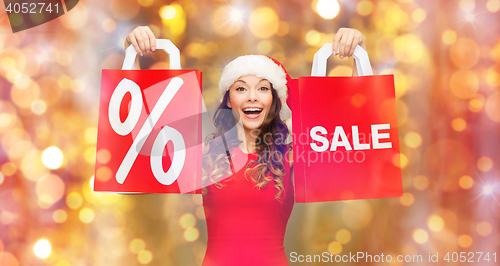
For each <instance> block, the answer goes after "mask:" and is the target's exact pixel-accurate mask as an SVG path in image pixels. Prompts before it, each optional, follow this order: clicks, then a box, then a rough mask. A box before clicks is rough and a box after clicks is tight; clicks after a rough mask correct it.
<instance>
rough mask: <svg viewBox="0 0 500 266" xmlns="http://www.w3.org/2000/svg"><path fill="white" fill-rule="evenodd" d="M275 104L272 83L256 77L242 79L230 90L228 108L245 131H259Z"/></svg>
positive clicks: (250, 76)
mask: <svg viewBox="0 0 500 266" xmlns="http://www.w3.org/2000/svg"><path fill="white" fill-rule="evenodd" d="M272 102H273V95H272V92H271V83H269V81H267V80H266V79H262V78H259V77H257V76H254V75H247V76H243V77H240V78H239V79H238V80H237V81H236V82H235V83H234V84H233V85H232V86H231V87H230V88H229V100H228V102H227V106H228V107H229V108H231V109H232V112H233V116H234V118H235V120H236V121H239V119H240V118H241V125H242V126H243V128H244V129H245V131H251V130H255V129H259V128H260V126H261V125H262V123H263V122H264V120H265V118H266V117H267V116H268V114H269V110H270V109H271V106H272Z"/></svg>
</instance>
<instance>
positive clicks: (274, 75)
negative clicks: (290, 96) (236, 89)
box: [219, 55, 287, 105]
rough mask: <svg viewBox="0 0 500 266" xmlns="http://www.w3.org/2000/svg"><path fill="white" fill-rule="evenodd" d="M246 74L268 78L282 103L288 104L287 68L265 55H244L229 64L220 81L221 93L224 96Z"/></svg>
mask: <svg viewBox="0 0 500 266" xmlns="http://www.w3.org/2000/svg"><path fill="white" fill-rule="evenodd" d="M246 75H255V76H257V77H259V78H264V79H267V80H268V81H269V82H270V83H271V84H272V85H273V88H274V89H275V90H276V92H277V93H278V97H279V98H280V100H281V103H282V104H283V105H285V104H286V97H287V87H286V73H285V70H283V68H282V67H281V66H279V65H278V64H276V63H275V62H274V61H273V60H272V59H270V58H269V57H267V56H265V55H244V56H240V57H238V58H236V59H234V60H233V61H232V62H231V63H229V64H227V66H226V67H225V68H224V71H223V72H222V77H221V79H220V82H219V90H220V93H221V95H222V96H223V97H224V94H226V92H227V91H228V90H229V88H230V87H231V86H232V85H233V84H234V82H236V81H237V80H238V79H239V78H240V77H243V76H246Z"/></svg>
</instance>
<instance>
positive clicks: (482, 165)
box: [477, 156, 493, 172]
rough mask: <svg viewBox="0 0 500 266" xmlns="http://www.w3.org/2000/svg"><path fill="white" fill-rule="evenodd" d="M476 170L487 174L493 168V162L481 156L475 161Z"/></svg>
mask: <svg viewBox="0 0 500 266" xmlns="http://www.w3.org/2000/svg"><path fill="white" fill-rule="evenodd" d="M477 168H479V170H481V171H483V172H488V171H489V170H491V168H493V160H491V158H490V157H488V156H482V157H481V158H479V159H478V160H477Z"/></svg>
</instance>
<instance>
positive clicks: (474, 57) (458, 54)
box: [450, 38, 480, 69]
mask: <svg viewBox="0 0 500 266" xmlns="http://www.w3.org/2000/svg"><path fill="white" fill-rule="evenodd" d="M479 55H480V50H479V46H478V45H477V43H476V42H475V41H474V40H473V39H469V38H459V39H458V40H457V41H456V42H455V43H454V44H453V45H452V46H451V48H450V59H451V61H452V62H453V63H454V64H455V65H456V66H457V67H459V68H463V69H468V68H471V67H473V66H475V65H476V64H477V62H478V61H479Z"/></svg>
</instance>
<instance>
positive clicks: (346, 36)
mask: <svg viewBox="0 0 500 266" xmlns="http://www.w3.org/2000/svg"><path fill="white" fill-rule="evenodd" d="M358 44H359V46H361V47H362V48H363V49H365V50H366V39H365V36H363V34H361V32H359V31H358V30H355V29H349V28H340V29H339V30H338V31H337V34H335V38H333V43H332V49H333V51H332V52H333V55H338V56H340V58H341V59H343V58H344V57H351V56H352V54H353V53H354V49H356V45H358ZM337 50H338V51H339V52H338V53H337ZM357 75H358V69H357V67H356V61H354V66H353V68H352V76H353V77H355V76H357Z"/></svg>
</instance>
